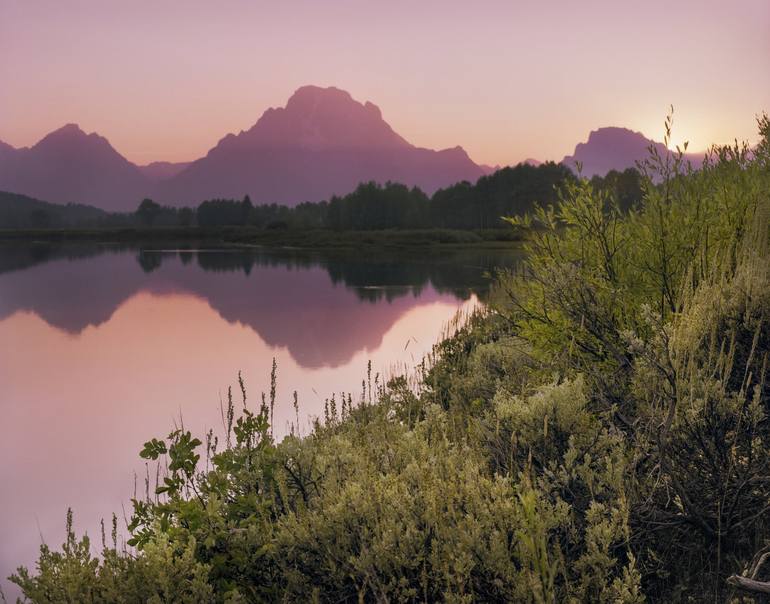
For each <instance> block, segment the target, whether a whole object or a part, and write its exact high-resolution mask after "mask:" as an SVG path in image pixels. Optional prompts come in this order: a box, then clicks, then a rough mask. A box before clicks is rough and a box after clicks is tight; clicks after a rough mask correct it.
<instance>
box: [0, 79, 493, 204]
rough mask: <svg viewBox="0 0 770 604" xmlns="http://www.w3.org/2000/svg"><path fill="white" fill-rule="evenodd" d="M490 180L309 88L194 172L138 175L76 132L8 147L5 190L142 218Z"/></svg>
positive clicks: (180, 168) (374, 111) (364, 110)
mask: <svg viewBox="0 0 770 604" xmlns="http://www.w3.org/2000/svg"><path fill="white" fill-rule="evenodd" d="M482 174H483V170H482V169H481V168H480V167H479V166H478V165H476V164H475V163H474V162H473V161H472V160H471V159H470V158H469V157H468V154H467V153H466V152H465V151H464V150H463V149H462V148H461V147H454V148H452V149H444V150H441V151H434V150H431V149H423V148H420V147H415V146H414V145H412V144H410V143H409V142H407V141H406V140H404V139H403V138H402V137H401V136H399V135H398V134H397V133H396V132H394V131H393V129H392V128H391V127H390V126H389V125H388V123H387V122H386V121H385V120H383V119H382V114H381V112H380V110H379V108H378V107H377V106H376V105H374V104H372V103H369V102H366V103H359V102H358V101H356V100H354V99H353V98H352V97H351V96H350V94H349V93H347V92H345V91H343V90H340V89H338V88H333V87H332V88H319V87H317V86H304V87H302V88H300V89H299V90H297V91H296V92H295V93H294V94H293V95H292V97H291V98H290V99H289V101H288V102H287V103H286V106H285V107H280V108H276V109H268V110H267V111H265V112H264V114H263V115H262V117H261V118H260V119H259V120H258V121H257V123H256V124H254V125H253V126H252V127H251V128H250V129H249V130H246V131H243V132H241V133H239V134H237V135H235V134H228V135H227V136H225V137H224V138H223V139H222V140H220V141H219V143H218V144H217V145H216V146H215V147H214V148H212V149H211V150H210V151H209V152H208V154H207V155H206V156H205V157H203V158H200V159H198V160H197V161H194V162H191V163H185V162H183V163H171V162H155V163H152V164H149V165H147V166H142V167H139V166H136V165H135V164H133V163H131V162H129V161H128V160H127V159H125V158H124V157H123V156H121V155H120V153H118V152H117V151H116V150H115V149H114V148H113V147H112V146H111V145H110V143H109V141H107V139H105V138H103V137H101V136H99V135H98V134H95V133H94V134H86V133H85V132H83V131H82V130H81V129H80V128H79V127H78V126H77V125H75V124H68V125H66V126H64V127H63V128H60V129H59V130H56V131H55V132H52V133H50V134H49V135H47V136H46V137H45V138H43V139H42V140H41V141H40V142H38V143H37V144H36V145H34V146H33V147H31V148H23V149H14V148H13V147H12V146H10V145H7V144H5V143H0V190H3V191H9V192H12V193H20V194H23V195H28V196H31V197H36V198H38V199H43V200H46V201H52V202H59V203H69V202H76V203H86V204H90V205H94V206H96V207H98V208H102V209H106V210H113V211H115V210H118V211H125V210H134V209H136V207H137V206H138V204H139V201H140V200H141V199H142V198H143V197H152V198H153V199H155V200H156V201H159V202H161V203H165V204H168V205H176V206H182V205H197V204H198V203H200V202H201V201H204V200H206V199H213V198H238V199H240V198H242V197H243V196H244V195H249V196H250V197H251V199H252V201H254V202H256V203H273V202H275V203H282V204H287V205H295V204H297V203H300V202H302V201H320V200H322V199H328V198H329V197H331V196H332V195H335V194H337V195H344V194H347V193H349V192H351V191H353V190H354V189H355V188H356V186H357V185H358V184H359V183H361V182H367V181H372V180H373V181H376V182H379V183H385V182H387V181H394V182H400V183H403V184H406V185H409V186H418V187H420V188H421V189H423V190H424V191H426V192H428V193H432V192H433V191H435V190H436V189H438V188H441V187H445V186H448V185H451V184H454V183H456V182H459V181H461V180H469V181H472V182H475V181H476V179H478V177H479V176H481V175H482Z"/></svg>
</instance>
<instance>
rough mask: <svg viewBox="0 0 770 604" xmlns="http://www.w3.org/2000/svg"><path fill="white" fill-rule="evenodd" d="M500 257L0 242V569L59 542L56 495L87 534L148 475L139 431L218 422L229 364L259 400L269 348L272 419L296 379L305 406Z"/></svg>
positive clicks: (439, 312) (409, 348)
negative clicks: (274, 396) (135, 478)
mask: <svg viewBox="0 0 770 604" xmlns="http://www.w3.org/2000/svg"><path fill="white" fill-rule="evenodd" d="M512 260H513V259H511V258H505V257H499V256H498V257H497V258H495V257H494V256H493V255H489V254H465V255H463V254H459V253H457V254H455V255H454V256H453V257H446V256H435V257H431V256H428V255H422V257H414V256H411V257H410V256H409V255H406V254H389V255H381V256H379V257H377V258H368V259H364V258H361V257H355V256H351V255H345V254H333V255H332V254H326V255H319V254H309V253H302V252H296V251H294V252H289V251H283V252H268V251H260V250H246V251H244V250H240V251H237V250H220V251H212V250H193V249H187V250H178V249H167V250H157V249H155V250H152V249H149V248H143V249H138V248H119V247H114V246H111V247H107V246H98V247H95V246H90V245H84V246H63V247H62V246H51V245H38V246H31V247H30V246H27V247H25V248H17V247H14V248H11V247H8V248H0V425H2V426H3V438H1V439H0V457H1V458H2V460H3V462H2V465H0V484H2V485H3V488H2V489H0V509H2V510H3V514H2V515H1V516H0V544H1V545H0V573H1V574H2V576H3V577H4V576H7V575H8V574H9V573H10V572H11V571H12V570H13V568H15V566H16V565H17V564H20V563H24V564H30V563H32V562H33V560H34V559H35V556H36V550H37V547H38V545H39V535H42V536H43V537H44V538H45V539H46V541H47V542H48V543H50V544H58V543H60V541H61V539H62V528H63V521H64V513H65V511H66V508H67V507H68V506H71V507H72V508H73V509H74V510H75V512H76V524H77V525H78V527H79V529H80V530H83V529H85V530H87V531H88V532H89V533H90V534H91V535H92V536H97V535H98V526H99V519H100V518H102V517H108V516H109V514H110V513H111V512H113V511H116V512H118V514H119V515H120V514H121V509H122V505H124V504H126V503H127V501H128V499H129V498H130V497H131V495H132V475H133V473H134V472H136V473H137V474H138V475H139V477H140V478H139V489H140V490H141V489H143V479H142V478H141V477H142V476H143V474H144V466H143V465H142V464H141V463H138V461H139V460H138V457H137V451H138V450H139V448H140V446H141V443H142V442H144V441H145V440H147V439H148V438H150V437H152V436H158V435H163V434H165V433H167V431H168V430H169V428H170V426H171V425H172V424H173V422H175V421H176V422H179V421H180V419H179V418H180V416H181V417H183V419H184V423H185V425H186V426H187V427H189V428H190V429H191V430H193V431H194V432H196V433H203V432H204V431H205V430H207V429H208V428H210V427H214V428H216V427H217V426H218V425H219V421H220V420H219V406H218V405H219V397H220V396H222V395H223V394H224V392H225V389H226V386H227V385H228V384H232V383H234V380H235V377H236V374H237V372H238V371H239V370H243V374H244V377H245V380H246V384H247V387H248V388H249V389H250V391H251V392H253V394H254V396H253V398H254V399H257V398H258V393H259V392H260V391H261V390H267V388H268V379H269V378H268V373H269V368H270V363H271V360H272V358H273V357H275V358H276V359H277V362H278V368H279V370H278V371H279V384H278V386H279V388H278V405H277V407H276V413H275V419H276V428H277V432H278V433H279V434H280V433H282V432H283V431H284V430H285V428H286V425H287V423H288V422H289V421H291V420H292V419H293V416H294V411H293V408H292V405H291V401H292V393H293V391H294V390H297V391H298V394H299V400H300V408H301V412H302V414H303V415H304V416H305V417H308V416H313V415H317V414H319V413H320V412H321V409H322V408H323V400H324V398H325V397H327V396H329V395H330V394H331V393H332V392H340V391H341V390H346V391H353V392H358V391H360V384H361V380H362V378H363V377H364V375H365V371H366V366H367V362H368V361H369V360H371V361H372V365H373V367H374V371H375V372H380V373H384V372H387V371H388V370H389V368H391V367H393V366H394V365H399V364H405V365H413V364H414V363H417V362H419V360H420V359H421V357H422V355H423V354H424V353H425V352H427V351H429V350H430V347H431V345H432V344H433V342H434V341H435V340H436V338H437V337H438V336H439V334H440V332H441V330H442V329H443V326H444V325H445V324H446V323H447V322H448V321H449V320H450V319H451V318H452V316H453V315H454V314H455V312H457V310H458V309H461V308H470V307H472V306H473V305H474V304H476V303H477V300H478V299H479V298H483V296H484V291H485V288H486V285H487V283H488V281H487V280H486V279H485V278H484V276H483V274H484V272H485V271H486V270H488V268H489V267H490V266H491V265H494V264H500V263H506V262H510V261H512ZM97 540H98V539H97ZM3 588H4V589H5V590H6V593H7V594H8V592H9V588H8V585H7V584H4V585H3ZM14 594H15V592H13V591H11V594H10V595H12V596H13V595H14Z"/></svg>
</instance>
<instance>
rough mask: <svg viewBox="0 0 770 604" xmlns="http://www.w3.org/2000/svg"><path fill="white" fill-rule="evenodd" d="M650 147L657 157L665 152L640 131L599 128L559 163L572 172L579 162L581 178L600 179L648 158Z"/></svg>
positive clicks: (661, 145) (662, 146)
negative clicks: (657, 153) (593, 177)
mask: <svg viewBox="0 0 770 604" xmlns="http://www.w3.org/2000/svg"><path fill="white" fill-rule="evenodd" d="M650 145H654V146H655V147H656V148H657V150H658V152H659V153H661V154H665V153H667V152H668V150H667V149H666V146H665V145H664V144H663V143H656V142H655V141H652V140H650V139H648V138H647V137H645V136H644V135H643V134H642V133H641V132H634V131H633V130H628V129H627V128H616V127H607V128H599V129H598V130H593V131H592V132H591V133H590V134H589V135H588V141H586V142H585V143H578V144H577V146H576V147H575V152H574V153H573V154H572V155H567V156H566V157H565V158H564V159H563V160H562V163H563V164H564V165H566V166H569V167H570V168H571V169H573V170H576V165H577V163H581V164H582V175H583V176H586V177H591V176H594V175H595V174H598V175H599V176H604V175H605V174H606V173H607V172H609V171H610V170H618V171H623V170H625V169H626V168H631V167H633V166H635V165H636V162H638V161H641V160H643V159H645V158H646V157H648V156H649V147H650Z"/></svg>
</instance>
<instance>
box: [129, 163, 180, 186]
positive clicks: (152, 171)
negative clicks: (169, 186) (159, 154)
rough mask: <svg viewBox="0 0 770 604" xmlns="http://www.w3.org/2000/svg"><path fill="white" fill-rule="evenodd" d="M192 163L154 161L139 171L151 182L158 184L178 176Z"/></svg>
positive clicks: (140, 167) (141, 167)
mask: <svg viewBox="0 0 770 604" xmlns="http://www.w3.org/2000/svg"><path fill="white" fill-rule="evenodd" d="M191 163H192V162H190V161H181V162H170V161H154V162H152V163H151V164H147V165H146V166H139V171H140V172H141V173H142V174H144V176H146V177H147V178H148V179H149V180H151V181H153V182H158V181H161V180H165V179H167V178H171V177H173V176H176V175H177V174H179V173H180V172H181V171H182V170H184V169H185V168H187V167H188V166H189V165H190V164H191Z"/></svg>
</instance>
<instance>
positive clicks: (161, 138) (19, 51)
mask: <svg viewBox="0 0 770 604" xmlns="http://www.w3.org/2000/svg"><path fill="white" fill-rule="evenodd" d="M669 4H671V5H669ZM768 32H770V3H767V2H766V1H765V0H750V1H743V2H736V3H726V2H717V1H706V2H704V1H698V2H677V3H675V4H674V3H667V2H661V1H651V2H644V3H633V4H631V3H617V2H612V1H606V2H605V1H602V2H582V3H579V4H575V3H555V2H551V3H538V5H537V6H536V5H535V3H524V2H474V3H467V2H447V1H442V2H439V1H435V2H434V1H431V2H420V3H419V4H418V3H416V2H406V1H401V0H398V1H391V2H387V3H375V2H370V1H365V2H362V1H360V0H359V1H352V0H350V1H335V2H314V1H312V0H305V1H286V2H280V3H278V2H251V1H236V0H229V1H224V2H216V3H212V2H202V1H190V0H188V1H186V2H161V3H158V2H149V1H138V0H136V1H134V2H131V3H113V2H99V1H84V0H73V1H70V2H66V3H63V2H59V1H54V0H0V140H4V141H6V142H8V143H10V144H12V145H14V146H17V147H19V146H26V145H31V144H33V143H35V142H36V141H37V140H39V139H40V138H41V137H42V136H43V135H45V134H46V133H47V132H50V131H51V130H53V129H55V128H57V127H59V126H61V125H63V124H65V123H68V122H77V123H79V124H80V125H81V126H82V127H83V129H84V130H86V131H88V132H91V131H97V132H99V133H101V134H102V135H104V136H106V137H107V138H109V140H110V141H111V143H112V144H113V145H114V146H115V148H116V149H117V150H118V151H120V152H121V153H122V154H123V155H125V156H126V157H127V158H128V159H130V160H131V161H134V162H136V163H139V164H145V163H148V162H151V161H156V160H169V161H183V160H191V159H195V158H197V157H200V156H202V155H204V154H205V153H206V151H207V150H208V149H210V148H211V147H212V146H213V145H214V144H216V142H217V141H218V140H219V139H220V138H221V137H222V136H224V135H225V134H226V133H228V132H238V131H240V130H242V129H246V128H248V127H249V126H251V125H252V124H253V123H254V122H255V121H256V120H257V119H258V118H259V116H260V115H261V114H262V112H263V111H264V110H265V109H267V108H268V107H271V106H280V105H283V104H284V103H285V101H286V99H287V98H288V97H289V96H290V95H291V93H292V92H293V91H294V90H295V89H297V88H298V87H300V86H302V85H304V84H311V83H312V84H318V85H321V86H329V85H334V86H339V87H340V88H343V89H345V90H348V91H350V93H351V94H352V95H353V96H354V97H355V98H356V99H359V100H361V101H364V100H367V99H368V100H371V101H373V102H374V103H376V104H377V105H378V106H379V107H380V108H381V109H382V112H383V117H384V118H385V119H386V120H387V121H388V122H389V123H390V124H391V125H392V126H393V128H394V130H395V131H396V132H398V133H399V134H401V135H403V136H404V137H405V138H406V139H407V140H409V141H411V142H413V143H414V144H416V145H420V146H425V147H430V148H436V149H438V148H444V147H452V146H455V145H457V144H460V145H462V146H463V147H464V148H465V149H466V150H467V151H468V153H469V154H470V156H471V157H472V158H473V159H474V160H475V161H477V162H480V163H487V164H492V165H495V164H508V163H516V162H518V161H520V160H523V159H525V158H527V157H535V158H538V159H560V158H561V157H563V156H564V155H565V154H567V153H570V152H571V151H572V149H573V148H574V144H575V142H576V141H580V140H585V139H586V137H587V134H588V132H589V131H590V130H592V129H595V128H597V127H600V126H608V125H619V126H625V127H628V128H631V129H634V130H639V131H641V132H643V133H644V134H645V135H647V136H648V137H651V138H654V139H657V140H660V139H661V138H662V122H663V118H664V117H665V114H666V111H667V108H668V106H669V104H673V105H674V106H675V132H674V142H681V141H682V140H684V139H688V140H689V141H690V145H691V147H690V148H691V149H702V148H705V147H706V146H708V145H709V144H711V143H722V142H728V141H731V140H733V138H735V137H738V138H739V139H744V140H748V141H754V140H755V139H756V124H755V119H754V118H755V115H756V114H758V113H760V112H761V111H762V110H766V109H767V108H768V107H770V70H768V68H767V61H768V57H770V35H768Z"/></svg>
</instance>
